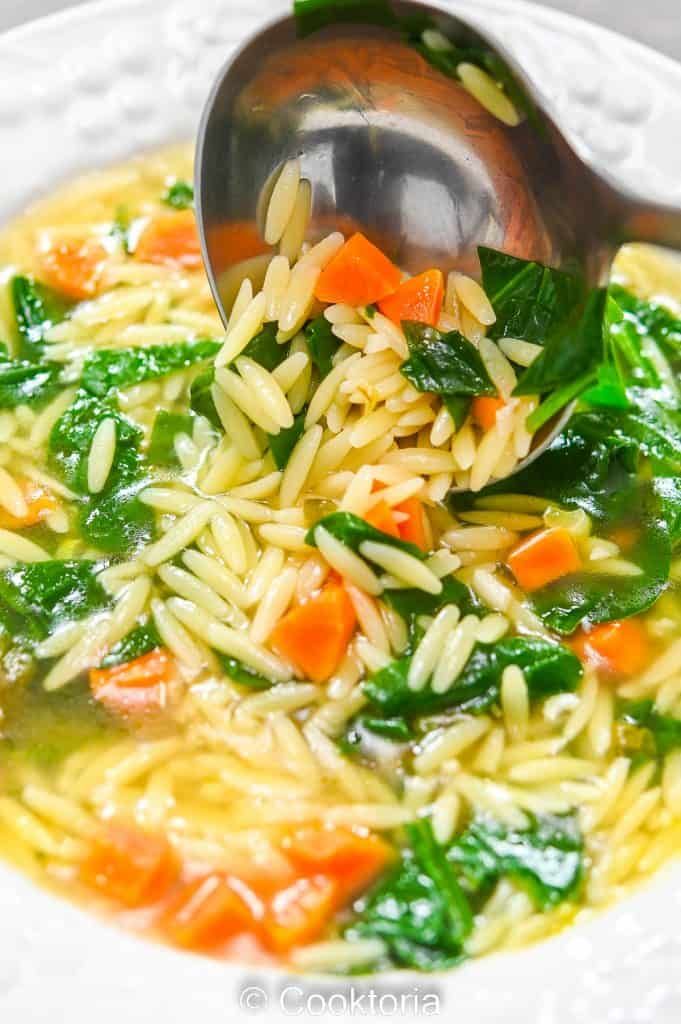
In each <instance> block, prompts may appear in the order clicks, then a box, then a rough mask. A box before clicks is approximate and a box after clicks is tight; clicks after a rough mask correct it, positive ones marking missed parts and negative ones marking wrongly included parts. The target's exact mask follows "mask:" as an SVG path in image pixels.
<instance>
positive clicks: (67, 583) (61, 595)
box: [0, 559, 109, 645]
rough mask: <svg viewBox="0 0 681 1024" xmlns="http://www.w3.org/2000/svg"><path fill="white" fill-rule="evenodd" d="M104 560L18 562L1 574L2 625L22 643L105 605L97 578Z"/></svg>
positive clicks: (41, 637) (0, 606) (0, 610)
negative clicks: (101, 561) (99, 561)
mask: <svg viewBox="0 0 681 1024" xmlns="http://www.w3.org/2000/svg"><path fill="white" fill-rule="evenodd" d="M102 568H103V566H102V564H101V563H98V562H91V561H86V560H85V559H83V560H81V561H68V562H64V561H49V562H33V563H31V564H18V565H14V566H12V567H11V568H10V569H5V570H4V571H3V572H1V573H0V624H1V625H2V627H3V628H4V629H5V630H6V631H7V632H8V633H9V635H10V636H11V637H12V638H13V639H14V640H15V641H16V642H17V643H19V644H22V645H30V644H33V643H39V642H40V641H41V640H45V639H46V637H48V636H49V635H50V634H51V633H53V632H54V630H55V629H56V628H57V627H58V626H59V625H61V624H62V623H64V622H70V621H72V620H74V619H82V618H83V617H84V616H86V615H89V614H90V613H91V612H94V611H97V610H99V609H100V608H105V607H106V606H107V605H108V603H109V598H108V596H107V594H106V593H105V591H104V589H103V588H102V586H101V584H100V583H99V582H98V580H97V573H98V572H99V571H100V570H101V569H102Z"/></svg>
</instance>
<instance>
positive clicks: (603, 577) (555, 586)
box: [533, 483, 671, 634]
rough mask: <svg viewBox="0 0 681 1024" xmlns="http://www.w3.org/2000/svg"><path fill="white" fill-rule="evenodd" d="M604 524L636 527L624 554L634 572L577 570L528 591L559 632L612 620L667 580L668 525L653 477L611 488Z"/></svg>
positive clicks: (641, 606)
mask: <svg viewBox="0 0 681 1024" xmlns="http://www.w3.org/2000/svg"><path fill="white" fill-rule="evenodd" d="M602 510H603V511H604V512H605V516H606V522H607V524H608V526H609V527H611V528H613V529H614V528H615V527H617V526H623V525H631V526H633V527H634V528H635V529H636V530H637V531H638V538H637V541H636V543H635V545H634V546H633V548H632V549H631V550H630V551H628V552H627V555H626V557H627V559H628V560H629V561H631V562H633V563H634V564H636V565H638V566H639V568H640V570H641V572H640V575H638V576H612V575H607V574H606V573H603V574H601V573H595V572H589V573H577V574H575V575H572V576H566V577H563V578H562V579H559V580H556V581H555V582H554V583H551V584H549V585H548V586H546V587H543V588H542V589H541V590H538V591H536V592H535V593H534V594H533V604H534V607H535V609H536V611H537V612H538V614H539V615H540V616H541V617H542V619H543V620H544V622H545V623H546V624H547V625H548V626H550V627H551V629H554V630H556V632H558V633H563V634H568V633H572V632H573V631H574V630H575V629H576V628H577V626H579V624H580V623H581V622H584V621H585V620H586V621H589V622H592V623H598V622H611V621H612V620H614V619H622V618H627V617H628V616H630V615H636V614H638V613H639V612H642V611H645V610H646V609H647V608H650V606H651V605H652V604H654V602H655V601H656V600H657V598H658V597H659V596H660V594H661V593H662V591H663V590H664V589H665V588H666V586H667V580H668V577H669V569H670V560H671V542H670V532H669V527H668V525H667V523H666V521H665V515H664V503H663V501H662V499H661V496H660V494H659V493H658V491H657V487H656V484H655V483H646V484H642V485H640V486H634V487H630V488H627V489H626V490H623V491H621V492H619V493H616V494H613V495H612V496H611V497H610V498H609V499H608V501H607V502H606V503H604V505H603V506H602Z"/></svg>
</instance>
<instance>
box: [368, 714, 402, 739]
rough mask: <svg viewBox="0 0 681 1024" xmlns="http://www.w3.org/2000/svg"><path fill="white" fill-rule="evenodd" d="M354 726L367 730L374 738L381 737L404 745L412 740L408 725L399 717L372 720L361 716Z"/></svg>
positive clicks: (369, 717)
mask: <svg viewBox="0 0 681 1024" xmlns="http://www.w3.org/2000/svg"><path fill="white" fill-rule="evenodd" d="M356 724H357V725H358V726H360V727H362V728H364V729H367V730H368V731H369V732H373V733H374V735H376V736H381V737H382V738H383V739H386V740H393V741H394V742H397V743H406V742H407V741H408V740H410V739H411V738H412V731H411V729H410V728H409V723H408V722H407V721H406V720H405V719H404V718H401V717H399V716H396V717H394V718H372V717H371V716H369V715H363V716H362V717H361V718H360V719H358V720H357V723H356Z"/></svg>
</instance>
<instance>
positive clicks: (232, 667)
mask: <svg viewBox="0 0 681 1024" xmlns="http://www.w3.org/2000/svg"><path fill="white" fill-rule="evenodd" d="M217 656H218V661H219V662H220V665H221V666H222V669H223V671H224V673H225V675H227V676H229V678H230V679H232V680H233V681H234V682H235V683H239V685H240V686H247V687H248V688H249V689H250V690H268V689H269V688H270V686H272V680H271V679H267V678H266V677H265V676H261V675H260V674H259V673H258V672H256V671H255V669H252V668H251V667H250V666H249V665H244V663H243V662H242V661H239V660H238V659H237V658H230V656H229V655H228V654H223V653H222V652H220V651H218V652H217Z"/></svg>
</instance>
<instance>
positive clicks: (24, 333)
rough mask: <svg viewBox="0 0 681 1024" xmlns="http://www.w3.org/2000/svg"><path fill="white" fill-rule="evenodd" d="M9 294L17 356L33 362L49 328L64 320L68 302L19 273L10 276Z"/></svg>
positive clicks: (41, 348)
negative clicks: (16, 336)
mask: <svg viewBox="0 0 681 1024" xmlns="http://www.w3.org/2000/svg"><path fill="white" fill-rule="evenodd" d="M10 293H11V296H12V302H13V304H14V316H15V318H16V326H17V334H18V336H19V356H20V357H21V358H22V359H28V360H29V361H33V362H35V361H37V360H39V359H40V357H41V356H42V355H43V352H44V349H45V336H46V334H47V332H48V331H49V329H50V327H53V326H54V325H55V324H59V323H61V322H62V320H64V318H65V317H66V315H67V312H68V310H69V308H70V304H69V303H68V302H67V301H66V300H65V299H64V298H62V296H60V295H58V294H57V292H55V291H53V290H52V289H51V288H48V287H47V285H44V284H40V283H39V282H38V281H33V280H31V278H28V277H24V276H22V275H18V276H17V277H14V278H12V281H11V284H10Z"/></svg>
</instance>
